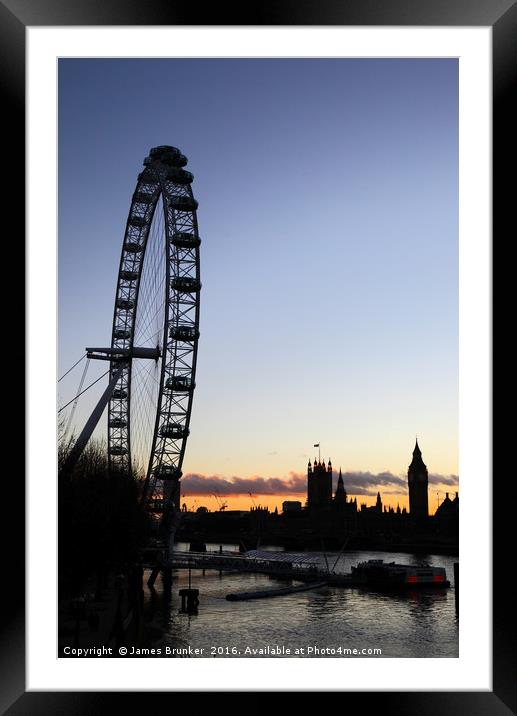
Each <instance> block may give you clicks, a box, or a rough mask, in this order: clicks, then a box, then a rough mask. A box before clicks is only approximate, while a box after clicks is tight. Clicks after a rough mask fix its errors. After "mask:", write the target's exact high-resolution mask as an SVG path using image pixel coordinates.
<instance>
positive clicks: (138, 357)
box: [77, 146, 201, 516]
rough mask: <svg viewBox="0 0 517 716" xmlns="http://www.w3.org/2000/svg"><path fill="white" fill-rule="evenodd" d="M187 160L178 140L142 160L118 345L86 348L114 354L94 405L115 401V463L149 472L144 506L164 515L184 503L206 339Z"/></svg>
mask: <svg viewBox="0 0 517 716" xmlns="http://www.w3.org/2000/svg"><path fill="white" fill-rule="evenodd" d="M186 164H187V158H186V157H185V156H184V155H183V154H182V153H181V151H180V150H179V149H177V148H176V147H171V146H159V147H154V148H153V149H151V150H150V152H149V156H147V157H146V158H145V159H144V169H143V171H141V172H140V173H139V174H138V178H137V182H136V187H135V190H134V193H133V196H132V199H131V204H130V208H129V214H128V217H127V222H126V228H125V233H124V238H123V242H122V250H121V256H120V263H119V268H118V274H117V285H116V294H115V305H114V311H113V325H112V333H111V346H110V347H109V348H87V349H86V351H87V356H88V357H89V358H97V359H101V360H108V361H109V362H110V367H109V378H110V382H109V386H108V389H107V390H106V391H105V394H104V396H105V397H104V402H102V399H101V401H100V404H99V406H98V408H97V412H98V413H100V411H101V410H103V409H104V408H105V406H106V403H107V404H108V411H107V412H108V441H107V442H108V456H109V464H110V469H111V470H117V471H121V472H124V473H127V474H133V475H135V474H136V473H140V475H142V477H143V475H144V474H145V479H144V486H143V491H142V505H143V506H144V507H146V508H147V509H148V510H150V511H151V512H152V513H156V514H160V513H161V514H162V516H165V515H166V514H168V513H169V514H170V513H171V512H177V510H178V507H179V496H180V486H179V480H180V478H181V476H182V464H183V459H184V456H185V449H186V444H187V439H188V436H189V425H190V416H191V412H192V400H193V393H194V388H195V373H196V359H197V349H198V338H199V296H200V289H201V282H200V268H199V247H200V244H201V240H200V238H199V233H198V224H197V213H196V211H197V207H198V203H197V201H196V200H195V198H194V196H193V193H192V187H191V185H192V181H193V179H194V177H193V175H192V174H191V173H190V172H189V171H187V170H186V169H185V168H184V167H185V166H186ZM108 401H109V402H108ZM94 412H95V411H94ZM92 419H93V414H92V418H90V422H91V421H92ZM97 420H98V417H97V419H95V420H94V421H93V426H94V425H95V424H96V422H97ZM90 428H91V429H90V430H86V428H85V431H86V433H85V435H84V437H83V436H80V438H79V439H78V441H77V442H78V443H79V442H82V443H85V441H86V440H87V439H88V437H89V435H90V434H91V431H92V430H93V427H92V426H90ZM83 446H84V445H81V446H79V449H81V447H83Z"/></svg>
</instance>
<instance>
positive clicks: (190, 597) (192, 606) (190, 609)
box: [179, 589, 199, 614]
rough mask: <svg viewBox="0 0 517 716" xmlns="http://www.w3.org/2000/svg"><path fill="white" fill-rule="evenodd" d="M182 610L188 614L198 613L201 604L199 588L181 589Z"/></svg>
mask: <svg viewBox="0 0 517 716" xmlns="http://www.w3.org/2000/svg"><path fill="white" fill-rule="evenodd" d="M179 595H180V597H181V611H182V612H183V613H187V614H197V608H198V605H199V599H198V597H199V589H180V590H179Z"/></svg>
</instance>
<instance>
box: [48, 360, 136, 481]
mask: <svg viewBox="0 0 517 716" xmlns="http://www.w3.org/2000/svg"><path fill="white" fill-rule="evenodd" d="M123 369H124V366H123V365H122V366H120V368H118V369H117V371H116V372H115V373H114V374H113V377H112V379H111V380H110V382H109V385H108V387H107V388H106V390H105V391H104V393H103V394H102V395H101V398H100V400H99V402H98V403H97V405H96V406H95V408H94V409H93V411H92V414H91V415H90V417H89V418H88V420H87V422H86V425H85V426H84V428H83V430H82V432H81V434H80V435H79V437H78V438H77V440H76V441H75V444H74V446H73V448H72V449H71V450H70V454H69V455H68V457H67V459H66V461H65V464H64V465H63V468H62V473H63V474H64V475H70V474H71V473H72V470H73V469H74V467H75V466H76V464H77V461H78V460H79V458H80V457H81V455H82V452H83V450H84V448H85V447H86V443H87V442H88V440H89V439H90V438H91V435H92V433H93V431H94V430H95V427H96V425H97V423H98V422H99V419H100V417H101V415H102V413H103V412H104V408H105V407H106V405H107V404H108V401H109V399H110V398H111V394H112V393H113V390H114V388H115V386H116V384H117V382H118V379H119V378H120V376H121V375H122V371H123Z"/></svg>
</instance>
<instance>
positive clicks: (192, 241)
mask: <svg viewBox="0 0 517 716" xmlns="http://www.w3.org/2000/svg"><path fill="white" fill-rule="evenodd" d="M171 243H172V244H173V245H174V246H177V247H178V248H179V249H193V248H197V247H198V246H200V245H201V239H200V238H199V236H196V235H195V234H189V233H188V232H187V231H177V232H176V233H175V234H173V235H172V239H171Z"/></svg>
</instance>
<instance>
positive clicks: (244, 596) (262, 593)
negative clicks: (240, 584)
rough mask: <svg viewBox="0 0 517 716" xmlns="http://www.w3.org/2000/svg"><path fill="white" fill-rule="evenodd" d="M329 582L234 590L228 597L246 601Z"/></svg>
mask: <svg viewBox="0 0 517 716" xmlns="http://www.w3.org/2000/svg"><path fill="white" fill-rule="evenodd" d="M326 586H327V582H310V583H309V584H299V585H296V586H291V587H279V588H277V589H258V590H256V591H254V592H234V593H233V594H227V595H226V599H227V600H228V601H229V602H244V601H248V600H250V599H267V598H269V597H282V596H284V595H286V594H295V593H296V592H308V591H309V590H310V589H318V588H319V587H326Z"/></svg>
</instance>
